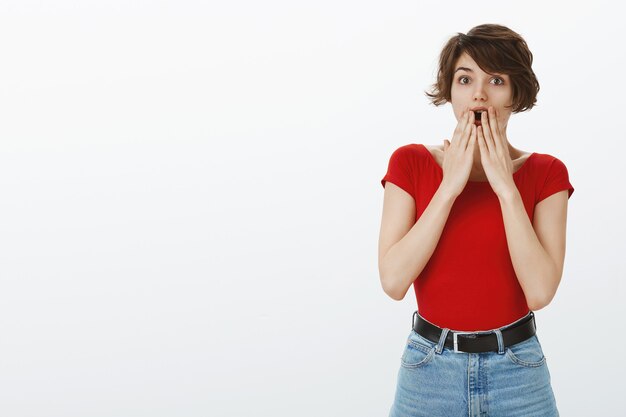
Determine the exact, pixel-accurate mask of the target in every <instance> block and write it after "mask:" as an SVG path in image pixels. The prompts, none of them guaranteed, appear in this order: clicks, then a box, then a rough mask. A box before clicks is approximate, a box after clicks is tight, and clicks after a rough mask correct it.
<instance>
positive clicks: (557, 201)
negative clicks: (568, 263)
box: [498, 188, 568, 310]
mask: <svg viewBox="0 0 626 417" xmlns="http://www.w3.org/2000/svg"><path fill="white" fill-rule="evenodd" d="M567 196H568V191H567V190H563V191H560V192H557V193H555V194H553V195H551V196H549V197H547V198H545V199H544V200H542V201H540V202H539V203H538V204H537V205H536V206H535V214H534V219H533V224H531V222H530V219H529V218H528V214H527V213H526V210H525V209H524V204H523V202H522V198H521V196H520V194H519V191H518V190H517V188H514V189H511V192H509V193H507V194H506V195H505V196H503V197H500V196H499V197H498V198H499V200H500V206H501V207H502V216H503V219H504V228H505V231H506V237H507V245H508V248H509V253H510V255H511V260H512V262H513V268H514V269H515V274H516V275H517V279H518V280H519V282H520V285H521V287H522V290H523V291H524V294H525V296H526V303H527V304H528V307H529V308H530V309H531V310H540V309H542V308H543V307H545V306H547V305H548V304H549V303H550V301H552V298H553V297H554V295H555V294H556V290H557V288H558V286H559V283H560V281H561V275H562V274H563V263H564V258H565V229H566V222H567Z"/></svg>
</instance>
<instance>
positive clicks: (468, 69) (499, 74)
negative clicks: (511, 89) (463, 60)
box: [454, 67, 503, 76]
mask: <svg viewBox="0 0 626 417" xmlns="http://www.w3.org/2000/svg"><path fill="white" fill-rule="evenodd" d="M461 70H463V71H467V72H474V70H473V69H471V68H467V67H458V68H457V69H455V70H454V73H455V74H456V73H457V72H459V71H461ZM494 75H498V76H501V75H503V74H501V73H499V72H495V73H494Z"/></svg>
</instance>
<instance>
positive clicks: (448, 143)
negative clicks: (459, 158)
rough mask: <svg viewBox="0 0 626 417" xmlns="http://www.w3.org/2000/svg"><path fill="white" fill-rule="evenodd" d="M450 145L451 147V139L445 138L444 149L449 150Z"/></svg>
mask: <svg viewBox="0 0 626 417" xmlns="http://www.w3.org/2000/svg"><path fill="white" fill-rule="evenodd" d="M449 147H450V141H449V140H448V139H444V140H443V150H444V151H447V150H448V148H449Z"/></svg>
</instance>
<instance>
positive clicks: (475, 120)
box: [474, 110, 483, 127]
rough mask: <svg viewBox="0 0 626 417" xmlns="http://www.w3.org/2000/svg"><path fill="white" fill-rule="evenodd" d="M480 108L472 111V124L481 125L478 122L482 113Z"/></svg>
mask: <svg viewBox="0 0 626 417" xmlns="http://www.w3.org/2000/svg"><path fill="white" fill-rule="evenodd" d="M482 112H483V111H482V110H478V111H475V112H474V124H475V125H476V126H477V127H478V126H482V123H481V122H480V114H481V113H482Z"/></svg>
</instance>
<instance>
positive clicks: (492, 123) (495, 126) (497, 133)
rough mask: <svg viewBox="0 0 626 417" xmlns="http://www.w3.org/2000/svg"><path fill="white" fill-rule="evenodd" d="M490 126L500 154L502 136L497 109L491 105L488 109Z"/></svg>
mask: <svg viewBox="0 0 626 417" xmlns="http://www.w3.org/2000/svg"><path fill="white" fill-rule="evenodd" d="M487 113H488V116H489V117H488V119H489V126H491V129H490V130H491V136H492V138H493V143H494V145H495V149H496V152H497V153H498V154H499V153H500V151H501V150H502V140H501V137H500V131H499V130H498V121H497V120H496V115H495V111H494V109H493V106H489V108H488V109H487Z"/></svg>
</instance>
